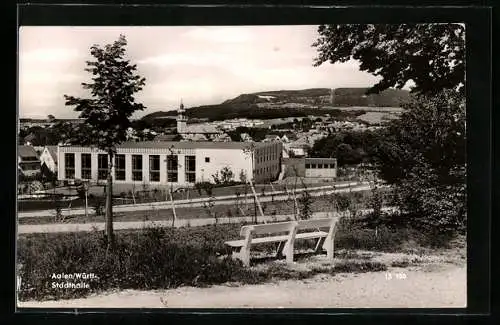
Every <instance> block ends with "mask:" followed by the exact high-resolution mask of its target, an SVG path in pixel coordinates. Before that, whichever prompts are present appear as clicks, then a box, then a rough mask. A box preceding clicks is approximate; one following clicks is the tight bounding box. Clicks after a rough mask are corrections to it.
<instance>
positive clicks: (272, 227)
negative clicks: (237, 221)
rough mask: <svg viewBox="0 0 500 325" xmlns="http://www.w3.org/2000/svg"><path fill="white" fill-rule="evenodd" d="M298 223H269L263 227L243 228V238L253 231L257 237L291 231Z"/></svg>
mask: <svg viewBox="0 0 500 325" xmlns="http://www.w3.org/2000/svg"><path fill="white" fill-rule="evenodd" d="M296 223H297V222H296V221H289V222H278V223H268V224H262V225H250V226H243V227H241V232H240V235H241V236H246V234H247V232H248V231H250V230H253V233H254V234H255V235H262V234H267V233H278V232H285V231H290V230H291V229H292V228H293V227H294V226H295V225H296Z"/></svg>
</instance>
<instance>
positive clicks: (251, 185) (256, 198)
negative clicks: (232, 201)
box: [250, 180, 266, 223]
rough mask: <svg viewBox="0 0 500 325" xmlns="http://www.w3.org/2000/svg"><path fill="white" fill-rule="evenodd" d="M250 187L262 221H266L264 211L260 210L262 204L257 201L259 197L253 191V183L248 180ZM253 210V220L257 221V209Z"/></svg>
mask: <svg viewBox="0 0 500 325" xmlns="http://www.w3.org/2000/svg"><path fill="white" fill-rule="evenodd" d="M250 187H251V188H252V192H253V197H254V202H255V203H256V205H257V207H258V208H259V212H260V215H261V216H262V220H263V221H264V223H266V219H265V215H264V211H263V210H262V206H261V205H260V201H259V198H258V197H257V192H255V187H254V185H253V182H252V180H250ZM255 212H256V213H255V222H256V223H257V211H255Z"/></svg>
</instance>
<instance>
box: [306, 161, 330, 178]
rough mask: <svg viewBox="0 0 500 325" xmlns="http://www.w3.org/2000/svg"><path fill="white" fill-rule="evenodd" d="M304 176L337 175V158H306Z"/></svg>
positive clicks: (323, 176) (325, 176)
mask: <svg viewBox="0 0 500 325" xmlns="http://www.w3.org/2000/svg"><path fill="white" fill-rule="evenodd" d="M305 176H306V177H311V178H313V177H318V178H330V177H331V178H335V177H337V159H335V158H306V159H305Z"/></svg>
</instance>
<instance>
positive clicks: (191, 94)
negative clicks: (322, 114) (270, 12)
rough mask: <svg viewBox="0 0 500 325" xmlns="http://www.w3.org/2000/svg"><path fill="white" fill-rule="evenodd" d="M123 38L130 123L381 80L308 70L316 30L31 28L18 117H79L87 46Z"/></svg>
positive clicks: (349, 65) (22, 48) (23, 37)
mask: <svg viewBox="0 0 500 325" xmlns="http://www.w3.org/2000/svg"><path fill="white" fill-rule="evenodd" d="M120 34H123V35H125V36H126V38H127V42H128V44H127V57H128V58H129V59H130V60H131V63H134V64H137V72H138V73H139V74H140V75H141V76H143V77H145V78H146V85H145V86H144V89H143V90H142V91H141V92H139V93H137V95H136V100H137V101H139V102H141V103H143V104H144V105H145V106H146V109H145V110H144V111H142V112H138V113H136V114H135V115H134V116H133V117H136V118H138V117H141V116H143V115H146V114H149V113H152V112H155V111H167V110H173V109H176V108H177V107H178V106H179V103H180V101H181V99H182V101H183V103H184V105H185V107H186V108H189V107H193V106H199V105H210V104H218V103H221V102H223V101H225V100H227V99H231V98H234V97H236V96H238V95H240V94H244V93H252V92H258V91H269V90H282V89H287V90H288V89H306V88H338V87H370V86H372V85H374V84H375V83H376V82H377V81H378V80H379V79H378V78H377V77H374V76H372V75H371V74H368V73H366V72H362V71H359V64H358V62H356V61H348V62H346V63H341V64H330V63H324V64H322V65H321V66H319V67H314V66H313V60H314V58H315V57H316V56H317V52H316V49H315V48H314V47H312V43H313V42H314V41H315V40H316V39H317V37H318V34H317V26H189V27H184V26H182V27H181V26H179V27H172V26H169V27H145V26H144V27H39V26H36V27H34V26H33V27H32V26H29V27H27V26H22V27H21V28H20V31H19V52H18V54H19V60H18V64H19V65H18V68H19V74H18V82H19V87H18V89H19V101H18V105H19V116H20V117H25V118H46V117H47V115H49V114H52V115H54V116H55V117H56V118H76V117H78V113H77V112H74V111H73V108H72V107H69V106H65V105H64V97H63V96H64V94H67V95H74V96H82V95H84V92H83V90H82V87H81V83H82V82H85V81H88V80H89V78H90V77H91V75H90V74H89V73H88V72H86V71H85V70H84V69H85V67H86V64H85V62H86V61H87V60H91V59H92V56H91V55H90V47H91V46H92V45H94V44H97V45H105V44H108V43H112V42H113V41H115V40H117V39H118V37H119V35H120Z"/></svg>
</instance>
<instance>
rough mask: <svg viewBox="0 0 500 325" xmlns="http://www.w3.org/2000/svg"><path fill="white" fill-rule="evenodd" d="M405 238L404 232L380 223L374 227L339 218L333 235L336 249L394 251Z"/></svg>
mask: <svg viewBox="0 0 500 325" xmlns="http://www.w3.org/2000/svg"><path fill="white" fill-rule="evenodd" d="M406 238H407V236H406V235H405V233H404V232H402V231H396V230H394V229H390V228H388V227H387V226H385V225H380V226H378V227H377V231H375V229H370V228H367V227H366V226H363V224H362V222H361V221H358V220H352V219H345V218H343V219H341V220H340V223H339V229H338V231H337V234H336V236H335V247H336V249H342V248H343V249H363V250H377V251H388V252H393V251H396V250H397V249H398V248H399V247H400V245H401V244H402V243H403V241H404V240H405V239H406Z"/></svg>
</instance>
